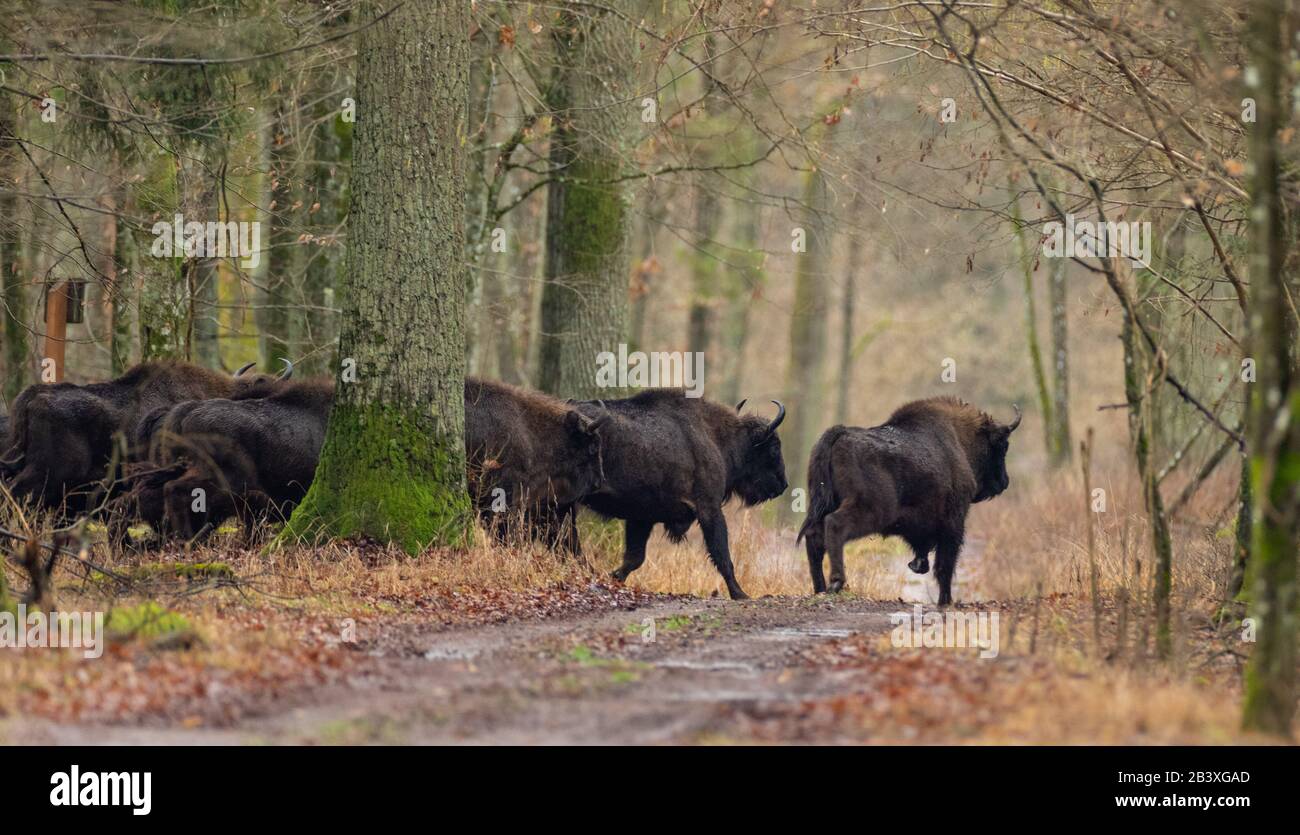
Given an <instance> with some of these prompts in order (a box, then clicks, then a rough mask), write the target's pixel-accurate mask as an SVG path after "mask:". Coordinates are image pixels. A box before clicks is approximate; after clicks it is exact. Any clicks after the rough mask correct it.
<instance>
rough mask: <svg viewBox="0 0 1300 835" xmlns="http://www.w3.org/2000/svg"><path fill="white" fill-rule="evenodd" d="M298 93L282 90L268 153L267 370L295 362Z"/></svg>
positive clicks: (264, 323)
mask: <svg viewBox="0 0 1300 835" xmlns="http://www.w3.org/2000/svg"><path fill="white" fill-rule="evenodd" d="M293 95H294V91H293V88H291V87H290V88H285V89H282V90H281V91H280V94H279V96H278V97H277V101H279V102H280V105H279V106H277V107H276V108H275V111H274V116H273V117H272V118H273V122H272V124H271V130H270V136H269V137H268V140H269V142H270V148H269V151H268V155H269V161H270V177H271V203H270V207H271V211H270V227H271V228H270V234H269V235H268V236H267V237H268V246H269V248H270V252H269V253H268V255H267V269H266V279H265V285H264V287H265V289H264V291H263V293H262V294H261V296H262V299H261V303H262V306H263V310H262V316H261V324H260V328H259V329H260V331H261V337H262V367H263V368H267V369H278V368H280V367H281V366H282V362H281V360H283V359H289V360H292V359H293V357H292V356H291V354H292V353H293V346H294V341H295V339H296V336H297V334H296V330H297V329H296V328H295V327H294V322H293V319H294V317H293V315H291V310H292V308H293V307H294V299H293V293H292V291H293V281H294V277H295V276H296V275H297V274H298V271H299V259H298V255H299V253H300V247H299V246H298V225H297V224H296V223H295V222H294V221H295V219H296V218H297V217H298V212H297V211H296V210H295V209H293V204H294V201H295V199H296V196H297V194H298V193H299V192H300V191H301V189H297V188H294V183H295V182H296V181H297V177H298V166H297V151H296V148H297V135H296V133H297V131H296V129H295V126H294V125H292V124H290V120H289V117H288V112H289V110H290V109H291V107H292V106H293Z"/></svg>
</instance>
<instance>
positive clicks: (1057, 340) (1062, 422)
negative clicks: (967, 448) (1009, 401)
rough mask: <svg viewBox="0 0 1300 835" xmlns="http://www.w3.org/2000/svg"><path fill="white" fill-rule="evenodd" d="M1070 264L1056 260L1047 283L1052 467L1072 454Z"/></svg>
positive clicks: (1063, 259) (1062, 462)
mask: <svg viewBox="0 0 1300 835" xmlns="http://www.w3.org/2000/svg"><path fill="white" fill-rule="evenodd" d="M1069 264H1070V261H1069V259H1067V258H1058V259H1057V260H1056V263H1054V264H1052V270H1051V274H1050V278H1049V282H1050V283H1049V284H1048V288H1049V293H1048V305H1049V306H1050V307H1051V317H1052V411H1051V415H1052V422H1051V424H1050V425H1049V426H1048V430H1047V431H1048V434H1049V435H1050V436H1051V438H1052V443H1051V451H1052V464H1053V465H1054V466H1057V467H1059V466H1062V465H1064V464H1068V463H1069V462H1070V458H1071V457H1072V455H1073V452H1074V451H1073V449H1072V448H1071V443H1070V346H1069V326H1068V325H1069V303H1068V297H1067V295H1066V291H1065V275H1066V271H1067V268H1068V267H1069Z"/></svg>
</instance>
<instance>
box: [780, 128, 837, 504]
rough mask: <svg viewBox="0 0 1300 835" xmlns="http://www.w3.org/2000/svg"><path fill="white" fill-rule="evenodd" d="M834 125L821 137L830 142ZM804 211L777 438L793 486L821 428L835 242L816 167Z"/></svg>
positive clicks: (825, 186)
mask: <svg viewBox="0 0 1300 835" xmlns="http://www.w3.org/2000/svg"><path fill="white" fill-rule="evenodd" d="M834 124H835V123H832V126H831V127H830V128H828V129H827V131H826V133H825V134H824V135H823V142H829V141H830V138H831V135H832V132H833V131H834ZM803 205H804V210H803V211H802V213H801V218H800V224H801V226H802V228H803V230H804V233H805V236H806V251H804V252H803V253H800V254H799V255H798V259H799V260H798V265H797V266H796V268H795V286H794V304H793V308H792V310H791V312H790V364H789V367H788V368H787V371H786V392H787V394H786V400H787V402H786V406H787V408H788V409H789V413H788V416H787V417H786V420H785V425H786V429H785V432H784V433H783V436H782V441H783V444H784V452H785V461H786V467H787V469H788V470H789V473H790V479H789V481H790V485H791V486H792V487H804V486H806V481H807V467H808V452H809V450H811V449H812V444H813V440H814V435H815V434H816V432H817V428H818V427H819V426H821V425H822V421H821V415H822V414H823V412H822V401H823V399H824V395H825V391H824V390H825V383H824V380H823V376H824V372H825V364H826V330H827V318H828V317H827V313H828V310H829V306H830V293H829V286H830V282H829V281H828V278H829V275H830V266H831V261H832V249H833V244H834V238H833V236H832V233H831V223H830V217H829V212H830V208H831V197H830V184H829V183H828V182H827V178H826V174H825V171H824V170H823V169H822V168H821V167H820V166H819V167H817V168H814V169H813V170H811V171H809V172H808V174H807V176H806V177H805V179H804V191H803ZM781 506H782V516H783V518H784V519H785V520H786V521H791V520H792V519H793V516H792V515H791V514H792V510H790V509H789V508H790V505H789V503H786V502H782V504H781Z"/></svg>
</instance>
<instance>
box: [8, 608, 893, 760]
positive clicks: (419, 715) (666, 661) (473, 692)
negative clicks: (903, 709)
mask: <svg viewBox="0 0 1300 835" xmlns="http://www.w3.org/2000/svg"><path fill="white" fill-rule="evenodd" d="M900 608H902V607H901V606H900V604H899V603H897V602H893V603H884V602H873V601H866V600H861V599H857V598H854V597H852V596H838V597H835V598H828V597H820V598H808V597H797V598H796V597H770V598H764V599H760V600H753V601H747V602H743V603H735V602H731V601H727V600H718V599H697V598H684V599H682V598H678V599H668V600H662V601H654V602H651V603H649V604H647V605H644V606H639V607H636V608H632V609H615V610H611V611H608V612H600V613H597V614H584V615H580V616H573V617H560V618H555V619H551V620H541V621H516V622H508V623H502V624H494V625H488V626H476V627H467V628H451V629H447V628H440V627H437V626H422V625H419V624H405V625H401V626H395V627H383V626H377V627H375V628H372V629H370V630H369V631H368V633H367V632H366V631H363V632H362V633H361V634H360V635H359V636H358V642H357V644H356V646H355V649H356V651H358V652H361V653H364V654H365V656H366V657H365V659H364V661H363V662H362V663H361V664H359V665H358V666H357V669H356V671H355V672H354V673H353V674H351V675H349V676H348V677H347V679H346V680H345V681H343V682H341V683H338V684H333V685H329V686H327V687H322V688H317V689H314V690H311V691H308V692H306V693H303V694H300V696H299V697H298V698H295V699H292V700H288V702H287V703H280V702H277V703H274V704H270V705H267V706H266V707H265V709H263V710H262V711H260V712H259V713H257V714H255V715H252V716H248V717H245V718H244V719H242V720H241V721H240V722H239V723H238V724H236V725H234V726H232V727H222V728H193V729H190V728H183V727H175V726H159V727H124V726H104V725H84V724H81V725H60V724H56V723H50V722H23V721H21V720H19V721H18V722H14V723H11V724H10V725H9V726H8V727H6V728H5V729H4V730H5V736H6V741H7V742H9V743H39V744H100V743H105V744H134V743H139V744H268V743H269V744H277V743H288V744H299V743H308V744H311V743H317V744H366V743H380V744H402V743H415V744H422V743H436V744H457V743H486V744H563V743H577V744H655V743H697V742H714V741H718V742H725V741H729V740H733V739H737V740H739V739H744V738H745V737H746V736H747V734H746V733H745V723H746V721H747V717H751V716H754V715H761V714H762V713H763V712H764V711H765V710H769V709H780V710H782V711H785V712H788V711H789V710H790V709H791V708H792V706H795V707H796V708H797V706H798V705H799V704H800V703H801V702H804V701H806V700H824V699H827V698H833V697H835V696H840V695H843V696H849V695H854V694H858V693H861V692H862V689H863V688H864V687H867V686H869V683H868V682H867V681H866V680H865V679H863V678H862V677H861V676H858V675H855V674H854V673H852V672H849V671H842V670H837V669H831V668H825V667H823V666H819V665H810V664H808V663H806V660H805V659H806V658H807V653H808V651H809V650H810V649H815V648H816V647H817V645H819V644H823V643H825V642H830V641H835V640H837V639H842V638H844V637H847V636H850V635H855V634H882V635H883V634H886V633H887V632H888V630H889V617H888V615H889V613H890V612H893V611H897V610H899V609H900Z"/></svg>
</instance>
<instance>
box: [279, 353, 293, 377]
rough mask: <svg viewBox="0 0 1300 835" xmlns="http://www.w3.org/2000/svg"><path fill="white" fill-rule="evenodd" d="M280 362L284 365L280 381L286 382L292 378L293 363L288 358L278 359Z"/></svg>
mask: <svg viewBox="0 0 1300 835" xmlns="http://www.w3.org/2000/svg"><path fill="white" fill-rule="evenodd" d="M280 362H282V363H284V370H283V371H281V372H280V379H281V380H287V379H289V378H290V377H292V376H293V363H291V362H289V360H288V358H286V357H280Z"/></svg>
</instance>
